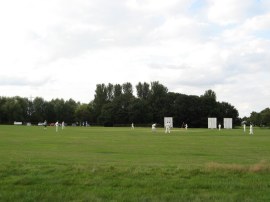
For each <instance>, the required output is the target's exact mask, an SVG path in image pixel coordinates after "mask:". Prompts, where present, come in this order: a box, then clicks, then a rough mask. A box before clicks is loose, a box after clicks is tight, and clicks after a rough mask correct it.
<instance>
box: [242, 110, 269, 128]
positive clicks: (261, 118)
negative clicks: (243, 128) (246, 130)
mask: <svg viewBox="0 0 270 202" xmlns="http://www.w3.org/2000/svg"><path fill="white" fill-rule="evenodd" d="M242 121H243V122H247V123H252V124H254V125H256V126H260V127H266V126H267V127H269V126H270V108H265V109H264V110H262V111H261V112H254V111H253V112H251V114H250V117H244V118H243V119H242Z"/></svg>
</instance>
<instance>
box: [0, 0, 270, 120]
mask: <svg viewBox="0 0 270 202" xmlns="http://www.w3.org/2000/svg"><path fill="white" fill-rule="evenodd" d="M0 70H1V71H0V96H16V95H18V96H22V97H30V96H33V97H37V96H39V97H43V98H44V99H45V100H51V99H53V98H63V99H65V100H67V99H69V98H72V99H74V100H75V101H80V102H83V103H88V102H89V101H91V100H93V98H94V94H95V88H96V84H100V83H105V84H108V83H109V82H110V83H113V84H116V83H118V84H122V83H125V82H131V83H132V85H133V87H134V94H135V92H136V91H135V85H136V84H138V82H148V83H150V82H151V81H159V82H160V83H161V84H163V85H165V86H166V87H167V88H168V89H169V91H171V92H177V93H184V94H187V95H198V96H200V95H202V94H204V92H205V91H206V90H208V89H212V90H213V91H215V92H216V94H217V99H218V101H220V102H221V101H224V102H229V103H230V104H232V105H233V106H235V107H236V108H237V109H238V111H239V114H240V117H243V116H249V115H250V113H251V112H252V111H256V112H260V111H261V110H263V109H265V108H266V107H270V90H269V89H270V0H23V1H21V0H8V1H1V3H0Z"/></svg>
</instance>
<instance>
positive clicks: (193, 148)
mask: <svg viewBox="0 0 270 202" xmlns="http://www.w3.org/2000/svg"><path fill="white" fill-rule="evenodd" d="M254 132H255V134H254V135H253V136H251V135H248V132H247V133H246V134H244V133H243V131H242V130H240V129H234V130H221V131H218V130H208V129H189V130H188V131H185V130H183V129H182V130H181V129H174V130H173V131H172V132H171V134H170V135H167V134H165V133H164V130H163V129H158V130H157V132H156V133H152V132H151V129H150V128H135V130H131V129H130V128H103V127H89V128H84V127H67V128H65V129H64V130H63V131H62V130H61V129H60V130H59V132H58V133H56V132H55V128H54V127H48V129H47V130H44V129H43V128H42V127H35V126H31V127H26V126H0V161H1V164H0V201H270V133H269V132H270V131H269V130H265V129H264V130H260V129H256V128H255V131H254Z"/></svg>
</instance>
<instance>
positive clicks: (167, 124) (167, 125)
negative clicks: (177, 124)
mask: <svg viewBox="0 0 270 202" xmlns="http://www.w3.org/2000/svg"><path fill="white" fill-rule="evenodd" d="M165 133H171V124H170V123H169V122H167V123H166V124H165Z"/></svg>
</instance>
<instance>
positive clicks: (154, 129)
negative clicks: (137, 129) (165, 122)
mask: <svg viewBox="0 0 270 202" xmlns="http://www.w3.org/2000/svg"><path fill="white" fill-rule="evenodd" d="M156 125H157V124H156V123H154V124H152V132H156Z"/></svg>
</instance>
